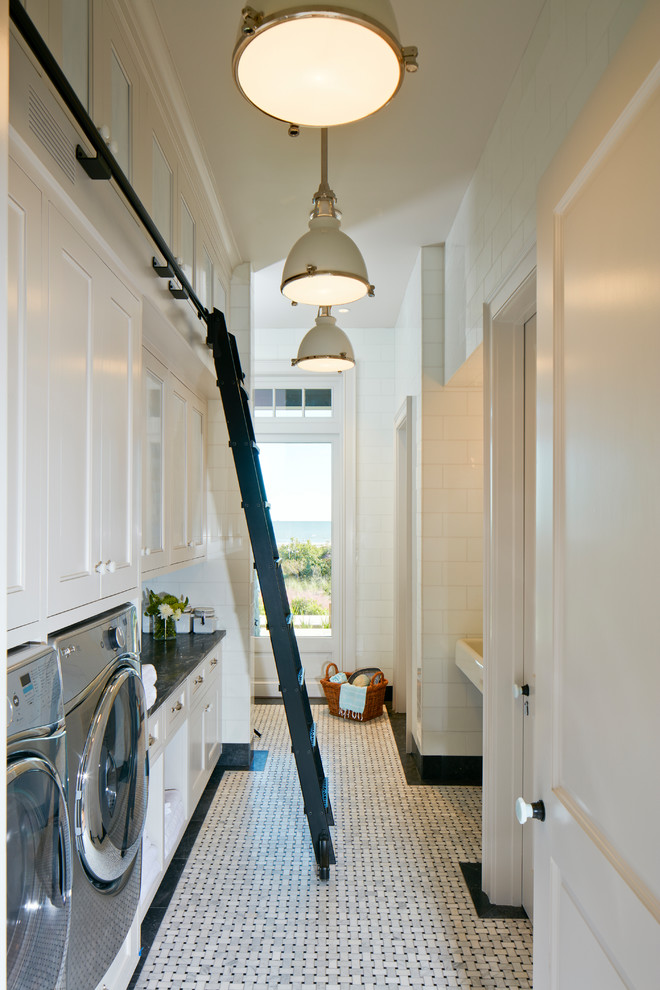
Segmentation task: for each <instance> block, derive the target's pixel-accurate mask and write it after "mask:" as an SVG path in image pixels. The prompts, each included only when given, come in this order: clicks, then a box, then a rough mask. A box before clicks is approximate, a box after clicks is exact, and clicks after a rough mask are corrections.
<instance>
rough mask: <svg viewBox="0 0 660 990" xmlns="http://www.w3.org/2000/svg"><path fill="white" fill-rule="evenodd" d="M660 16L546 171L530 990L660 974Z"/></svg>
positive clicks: (626, 981)
mask: <svg viewBox="0 0 660 990" xmlns="http://www.w3.org/2000/svg"><path fill="white" fill-rule="evenodd" d="M658 31H660V9H658V7H657V5H649V7H648V8H647V11H646V13H645V15H643V17H642V18H640V22H638V25H637V27H636V28H635V29H633V31H632V33H631V37H630V38H629V40H628V42H627V44H626V46H625V47H624V49H623V52H624V54H623V55H622V56H621V58H619V59H618V60H617V61H616V62H614V63H613V64H612V66H611V69H610V70H609V71H608V73H606V75H605V77H604V79H603V81H602V83H601V85H600V87H599V89H598V90H597V91H596V94H595V96H594V97H593V98H592V101H591V102H590V104H589V106H588V108H587V111H586V113H585V116H584V117H583V118H582V120H581V125H582V126H581V127H579V128H576V129H575V130H574V131H573V132H572V135H571V137H570V138H569V140H568V141H567V142H566V144H565V146H564V148H563V149H562V150H561V152H560V153H559V155H558V157H557V159H556V160H555V162H554V163H553V165H552V166H551V168H550V170H549V172H548V173H547V175H546V177H545V178H544V180H543V182H542V184H541V186H540V189H539V219H538V231H539V333H538V374H539V384H538V404H537V410H538V442H537V464H538V482H537V510H538V525H537V569H536V580H537V651H536V658H537V663H536V683H537V696H536V701H537V712H536V737H535V771H536V772H535V777H536V790H535V794H534V797H535V798H536V797H541V798H542V799H543V800H544V802H545V805H546V815H547V818H546V821H545V823H544V824H542V825H540V824H539V825H537V826H536V832H535V840H536V841H535V847H536V848H535V947H534V952H535V956H534V986H535V990H536V988H538V990H545V988H547V987H552V988H557V990H559V988H561V990H572V988H573V987H575V988H578V987H580V988H581V987H585V986H589V987H591V986H594V987H596V986H597V987H599V988H600V987H606V988H607V990H610V988H612V990H618V988H619V987H620V986H626V987H629V988H635V990H642V988H644V990H645V988H649V990H650V988H651V987H655V986H657V978H658V972H660V858H659V857H658V853H657V821H658V818H659V816H660V792H659V791H658V788H657V787H656V786H654V785H653V783H652V782H653V781H655V780H657V767H658V762H659V760H660V744H659V742H658V738H659V737H658V732H657V723H658V699H660V666H659V665H658V664H657V662H656V659H655V658H656V656H657V650H655V649H654V647H653V645H650V643H649V630H651V629H653V628H654V627H655V616H656V615H657V597H658V595H657V592H658V580H657V566H658V564H657V562H658V559H659V558H660V513H659V510H658V498H657V492H658V490H659V486H660V446H659V445H658V423H659V422H660V334H659V333H658V326H659V325H660V279H659V278H658V272H659V271H660V239H659V238H658V229H659V228H660V186H659V185H658V179H657V177H658V175H659V174H660V68H659V67H658V66H656V64H655V60H654V59H655V57H657V53H655V55H654V53H653V52H652V51H651V50H650V49H649V47H648V45H647V43H646V40H647V38H648V37H651V36H655V37H657V36H658ZM651 639H652V636H651ZM526 827H531V826H526Z"/></svg>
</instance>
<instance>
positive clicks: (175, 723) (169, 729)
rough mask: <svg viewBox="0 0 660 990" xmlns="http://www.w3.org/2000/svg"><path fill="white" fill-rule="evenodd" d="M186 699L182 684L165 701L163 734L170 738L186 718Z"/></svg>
mask: <svg viewBox="0 0 660 990" xmlns="http://www.w3.org/2000/svg"><path fill="white" fill-rule="evenodd" d="M187 709H188V701H187V698H186V684H185V683H184V684H182V685H181V687H180V688H179V690H178V691H177V692H176V693H175V694H172V695H170V697H169V698H168V699H167V702H166V712H165V734H166V736H167V738H168V739H171V738H172V736H173V735H174V733H175V732H176V731H177V729H178V728H179V726H180V725H183V723H184V722H185V720H186V715H187Z"/></svg>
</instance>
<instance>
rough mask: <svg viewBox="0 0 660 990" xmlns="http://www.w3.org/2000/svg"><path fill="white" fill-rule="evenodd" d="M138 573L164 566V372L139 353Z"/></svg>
mask: <svg viewBox="0 0 660 990" xmlns="http://www.w3.org/2000/svg"><path fill="white" fill-rule="evenodd" d="M142 379H143V391H142V396H143V401H142V420H143V433H142V550H141V556H142V573H146V572H148V571H152V570H155V569H156V568H158V567H162V566H163V565H165V564H167V563H168V547H167V543H166V533H167V532H168V529H167V517H166V499H165V430H166V426H167V422H166V401H167V369H166V368H165V366H164V365H163V364H161V363H160V361H158V360H157V358H155V357H154V356H153V354H151V353H150V352H149V351H147V350H143V352H142Z"/></svg>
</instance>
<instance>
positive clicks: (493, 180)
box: [445, 0, 643, 381]
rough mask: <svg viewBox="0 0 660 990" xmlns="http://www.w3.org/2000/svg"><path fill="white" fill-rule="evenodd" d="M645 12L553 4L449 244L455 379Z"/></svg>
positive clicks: (620, 5) (449, 360)
mask: <svg viewBox="0 0 660 990" xmlns="http://www.w3.org/2000/svg"><path fill="white" fill-rule="evenodd" d="M642 6H643V2H642V0H548V2H547V3H546V4H545V6H544V8H543V10H542V11H541V14H540V16H539V20H538V22H537V24H536V27H535V29H534V32H533V34H532V37H531V38H530V41H529V44H528V46H527V49H526V51H525V54H524V56H523V58H522V61H521V63H520V66H519V67H518V69H517V71H516V74H515V76H514V78H513V82H512V83H511V87H510V89H509V92H508V94H507V97H506V99H505V101H504V104H503V105H502V109H501V110H500V113H499V115H498V118H497V120H496V122H495V126H494V127H493V130H492V133H491V135H490V137H489V139H488V141H487V143H486V147H485V149H484V152H483V154H482V156H481V159H480V161H479V164H478V165H477V168H476V170H475V173H474V176H473V177H472V180H471V182H470V185H469V187H468V190H467V192H466V194H465V196H464V198H463V201H462V203H461V206H460V208H459V211H458V214H457V216H456V220H455V222H454V225H453V227H452V229H451V232H450V235H449V237H448V238H447V242H446V253H447V269H446V277H447V307H446V316H447V327H446V336H445V380H446V381H447V380H449V378H451V376H452V375H453V374H454V372H455V371H456V370H457V369H458V368H459V367H460V366H461V364H462V363H463V361H464V360H465V359H466V357H468V356H469V355H470V354H471V353H472V352H473V351H474V350H475V348H476V347H478V345H479V344H480V343H481V342H482V340H483V304H484V302H486V301H488V300H489V299H491V298H492V296H493V294H494V292H495V289H496V288H497V286H498V285H499V284H500V283H501V282H502V281H503V280H504V279H505V277H506V276H507V275H508V274H509V273H510V272H511V271H512V270H513V268H514V267H515V265H516V263H517V262H518V261H519V260H520V259H522V258H523V257H524V256H525V255H526V254H527V252H528V251H529V250H530V248H533V246H534V244H535V243H536V187H537V184H538V180H539V178H540V177H541V175H542V174H543V172H544V171H545V169H546V168H547V167H548V165H549V163H550V161H551V159H552V157H553V155H554V153H555V151H556V150H557V149H558V147H559V145H560V144H561V142H562V141H563V139H564V137H565V135H566V134H567V133H568V131H569V130H570V128H571V126H572V125H573V123H574V121H575V119H576V117H577V115H578V113H579V111H580V110H581V108H582V107H583V105H584V103H585V102H586V100H587V98H588V96H589V94H590V93H591V92H592V90H593V88H594V86H595V85H596V83H597V81H598V79H599V78H600V76H601V75H602V73H603V71H604V70H605V68H606V66H607V64H608V62H609V61H610V59H611V58H612V55H613V54H614V52H615V51H616V49H617V48H618V46H619V44H620V43H621V41H622V40H623V38H624V37H625V35H626V33H627V31H628V29H629V27H630V26H631V24H632V22H633V21H634V19H635V17H636V16H637V14H638V13H639V11H640V10H641V8H642Z"/></svg>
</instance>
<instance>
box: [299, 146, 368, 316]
mask: <svg viewBox="0 0 660 990" xmlns="http://www.w3.org/2000/svg"><path fill="white" fill-rule="evenodd" d="M312 202H313V204H314V208H313V210H312V213H311V216H310V221H309V231H308V232H307V233H306V234H303V236H302V237H301V238H300V240H298V241H296V243H295V244H294V245H293V247H292V248H291V250H290V251H289V256H288V258H287V259H286V261H285V263H284V271H283V272H282V284H281V285H280V291H281V292H282V294H283V295H285V296H286V297H287V299H290V300H291V301H292V302H293V303H307V304H308V305H311V306H339V305H343V304H344V303H350V302H355V300H356V299H361V298H362V297H363V296H366V295H367V293H368V294H369V295H370V296H373V294H374V287H373V285H371V283H370V282H369V276H368V275H367V266H366V265H365V263H364V258H363V257H362V255H361V254H360V251H359V250H358V248H357V246H356V244H355V243H354V242H353V241H352V240H351V238H350V237H349V236H348V234H345V233H344V232H343V231H341V230H340V229H339V228H340V226H341V213H340V212H339V210H338V209H337V208H336V203H337V199H336V197H335V194H334V193H333V191H332V189H331V188H330V186H329V185H328V131H327V129H326V128H323V129H322V131H321V184H320V185H319V188H318V189H317V191H316V192H315V193H314V196H313V199H312Z"/></svg>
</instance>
